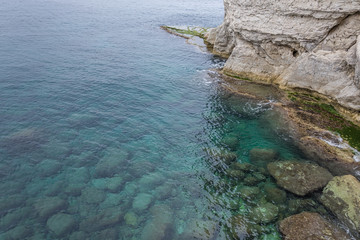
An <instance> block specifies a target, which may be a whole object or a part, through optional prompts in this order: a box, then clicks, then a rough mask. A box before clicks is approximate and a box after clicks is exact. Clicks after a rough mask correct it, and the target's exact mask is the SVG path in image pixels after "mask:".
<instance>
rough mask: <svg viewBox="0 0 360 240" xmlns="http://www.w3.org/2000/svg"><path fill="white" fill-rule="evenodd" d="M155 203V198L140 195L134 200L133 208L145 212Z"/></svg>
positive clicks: (145, 194)
mask: <svg viewBox="0 0 360 240" xmlns="http://www.w3.org/2000/svg"><path fill="white" fill-rule="evenodd" d="M152 201H153V196H152V195H151V194H148V193H139V194H138V195H136V197H135V198H134V201H133V203H132V207H133V209H134V210H136V211H143V210H146V209H147V208H149V206H150V204H151V203H152Z"/></svg>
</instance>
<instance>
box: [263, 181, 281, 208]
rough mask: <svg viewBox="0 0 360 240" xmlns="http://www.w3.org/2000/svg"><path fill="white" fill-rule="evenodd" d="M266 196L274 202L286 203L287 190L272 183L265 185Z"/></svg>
mask: <svg viewBox="0 0 360 240" xmlns="http://www.w3.org/2000/svg"><path fill="white" fill-rule="evenodd" d="M264 191H265V194H266V195H265V198H266V200H267V201H269V202H272V203H277V204H279V203H284V202H285V201H286V192H285V191H283V190H281V189H279V188H277V187H275V186H271V185H265V186H264Z"/></svg>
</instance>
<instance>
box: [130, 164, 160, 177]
mask: <svg viewBox="0 0 360 240" xmlns="http://www.w3.org/2000/svg"><path fill="white" fill-rule="evenodd" d="M155 168H156V167H155V165H154V164H153V163H152V162H150V161H134V162H131V163H130V165H129V167H128V172H129V173H130V174H131V176H133V177H136V178H138V177H141V176H143V175H145V174H148V173H151V172H153V171H154V170H155Z"/></svg>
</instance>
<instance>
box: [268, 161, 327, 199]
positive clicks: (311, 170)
mask: <svg viewBox="0 0 360 240" xmlns="http://www.w3.org/2000/svg"><path fill="white" fill-rule="evenodd" d="M267 168H268V170H269V172H270V174H271V175H272V176H273V177H274V178H275V179H276V182H277V184H278V185H279V186H281V187H283V188H285V189H286V190H288V191H290V192H292V193H295V194H297V195H299V196H305V195H306V194H308V193H311V192H313V191H316V190H318V189H321V188H322V187H324V186H325V185H326V184H327V183H328V182H329V181H330V180H331V179H332V177H333V176H332V175H331V173H330V172H329V171H328V170H326V169H325V168H322V167H320V166H318V165H315V164H312V163H303V162H295V161H279V162H273V163H269V164H268V166H267Z"/></svg>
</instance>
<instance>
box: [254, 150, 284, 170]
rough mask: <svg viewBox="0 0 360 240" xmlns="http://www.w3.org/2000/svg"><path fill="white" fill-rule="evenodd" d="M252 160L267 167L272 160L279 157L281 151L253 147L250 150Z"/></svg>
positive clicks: (260, 165) (257, 164)
mask: <svg viewBox="0 0 360 240" xmlns="http://www.w3.org/2000/svg"><path fill="white" fill-rule="evenodd" d="M249 158H250V162H251V163H252V164H255V165H256V166H259V167H266V165H267V164H268V163H270V162H273V161H275V160H277V159H278V158H279V153H278V152H277V151H276V150H274V149H267V148H253V149H251V150H250V152H249Z"/></svg>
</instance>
